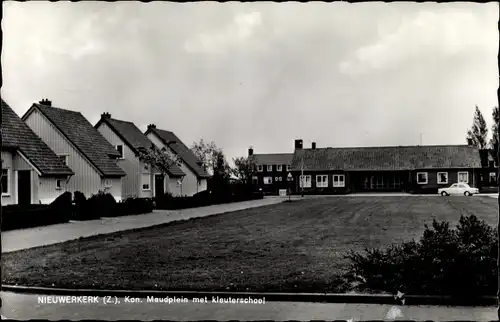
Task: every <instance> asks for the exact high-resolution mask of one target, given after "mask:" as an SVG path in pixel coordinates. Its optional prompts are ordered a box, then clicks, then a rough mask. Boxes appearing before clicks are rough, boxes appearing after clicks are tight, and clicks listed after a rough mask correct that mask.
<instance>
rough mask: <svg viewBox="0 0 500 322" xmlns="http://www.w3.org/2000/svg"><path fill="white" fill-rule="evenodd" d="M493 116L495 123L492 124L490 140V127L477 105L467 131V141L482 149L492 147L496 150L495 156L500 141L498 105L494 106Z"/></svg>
mask: <svg viewBox="0 0 500 322" xmlns="http://www.w3.org/2000/svg"><path fill="white" fill-rule="evenodd" d="M492 116H493V124H492V126H491V138H490V139H489V140H488V132H489V131H490V129H488V125H487V124H486V121H485V119H484V116H483V113H481V110H480V109H479V107H478V106H477V105H476V109H475V111H474V119H473V121H472V126H471V128H470V129H469V130H468V131H467V141H469V140H470V141H472V144H473V145H474V146H476V147H478V148H479V149H481V150H484V149H492V150H493V151H494V152H495V153H493V156H494V157H496V156H497V153H496V151H498V142H499V137H498V124H499V123H500V119H499V113H498V106H495V107H493V111H492Z"/></svg>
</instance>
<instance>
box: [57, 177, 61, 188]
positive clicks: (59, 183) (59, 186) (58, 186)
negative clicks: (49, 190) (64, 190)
mask: <svg viewBox="0 0 500 322" xmlns="http://www.w3.org/2000/svg"><path fill="white" fill-rule="evenodd" d="M56 189H57V190H59V189H61V180H60V179H57V180H56Z"/></svg>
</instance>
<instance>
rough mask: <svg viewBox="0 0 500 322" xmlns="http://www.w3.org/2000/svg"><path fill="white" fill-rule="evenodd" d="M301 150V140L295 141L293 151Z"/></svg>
mask: <svg viewBox="0 0 500 322" xmlns="http://www.w3.org/2000/svg"><path fill="white" fill-rule="evenodd" d="M300 149H302V140H295V150H300Z"/></svg>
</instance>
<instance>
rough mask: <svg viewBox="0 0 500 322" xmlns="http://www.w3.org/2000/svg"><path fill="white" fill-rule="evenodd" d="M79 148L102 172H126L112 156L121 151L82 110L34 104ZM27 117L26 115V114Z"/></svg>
mask: <svg viewBox="0 0 500 322" xmlns="http://www.w3.org/2000/svg"><path fill="white" fill-rule="evenodd" d="M33 107H35V108H37V109H38V110H39V111H41V113H42V114H43V115H45V117H47V119H49V121H50V122H52V124H54V125H55V126H56V128H57V129H58V130H59V131H61V132H62V133H63V135H64V136H66V138H67V139H68V140H69V141H71V142H72V143H73V144H74V145H75V146H76V147H77V149H79V150H80V152H81V153H82V154H83V155H84V156H85V157H86V158H87V159H88V160H89V161H90V162H91V163H92V164H93V165H94V166H95V167H96V168H97V169H98V170H99V171H100V172H101V173H102V175H104V176H109V177H114V176H117V177H123V176H125V175H126V173H125V172H124V171H123V170H122V169H121V168H120V167H119V166H118V164H117V161H116V160H115V159H113V158H112V156H115V157H118V156H120V154H119V152H118V151H117V150H116V149H115V148H114V147H113V146H112V145H111V143H109V142H108V141H107V140H106V139H105V138H104V137H103V136H102V135H101V133H99V131H97V129H95V128H94V127H93V126H92V124H90V122H89V121H88V120H87V119H86V118H85V117H84V116H83V115H82V113H80V112H75V111H70V110H65V109H61V108H56V107H51V106H46V105H42V104H33ZM25 117H26V116H25Z"/></svg>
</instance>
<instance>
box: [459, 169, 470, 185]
mask: <svg viewBox="0 0 500 322" xmlns="http://www.w3.org/2000/svg"><path fill="white" fill-rule="evenodd" d="M458 183H469V172H459V173H458Z"/></svg>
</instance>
